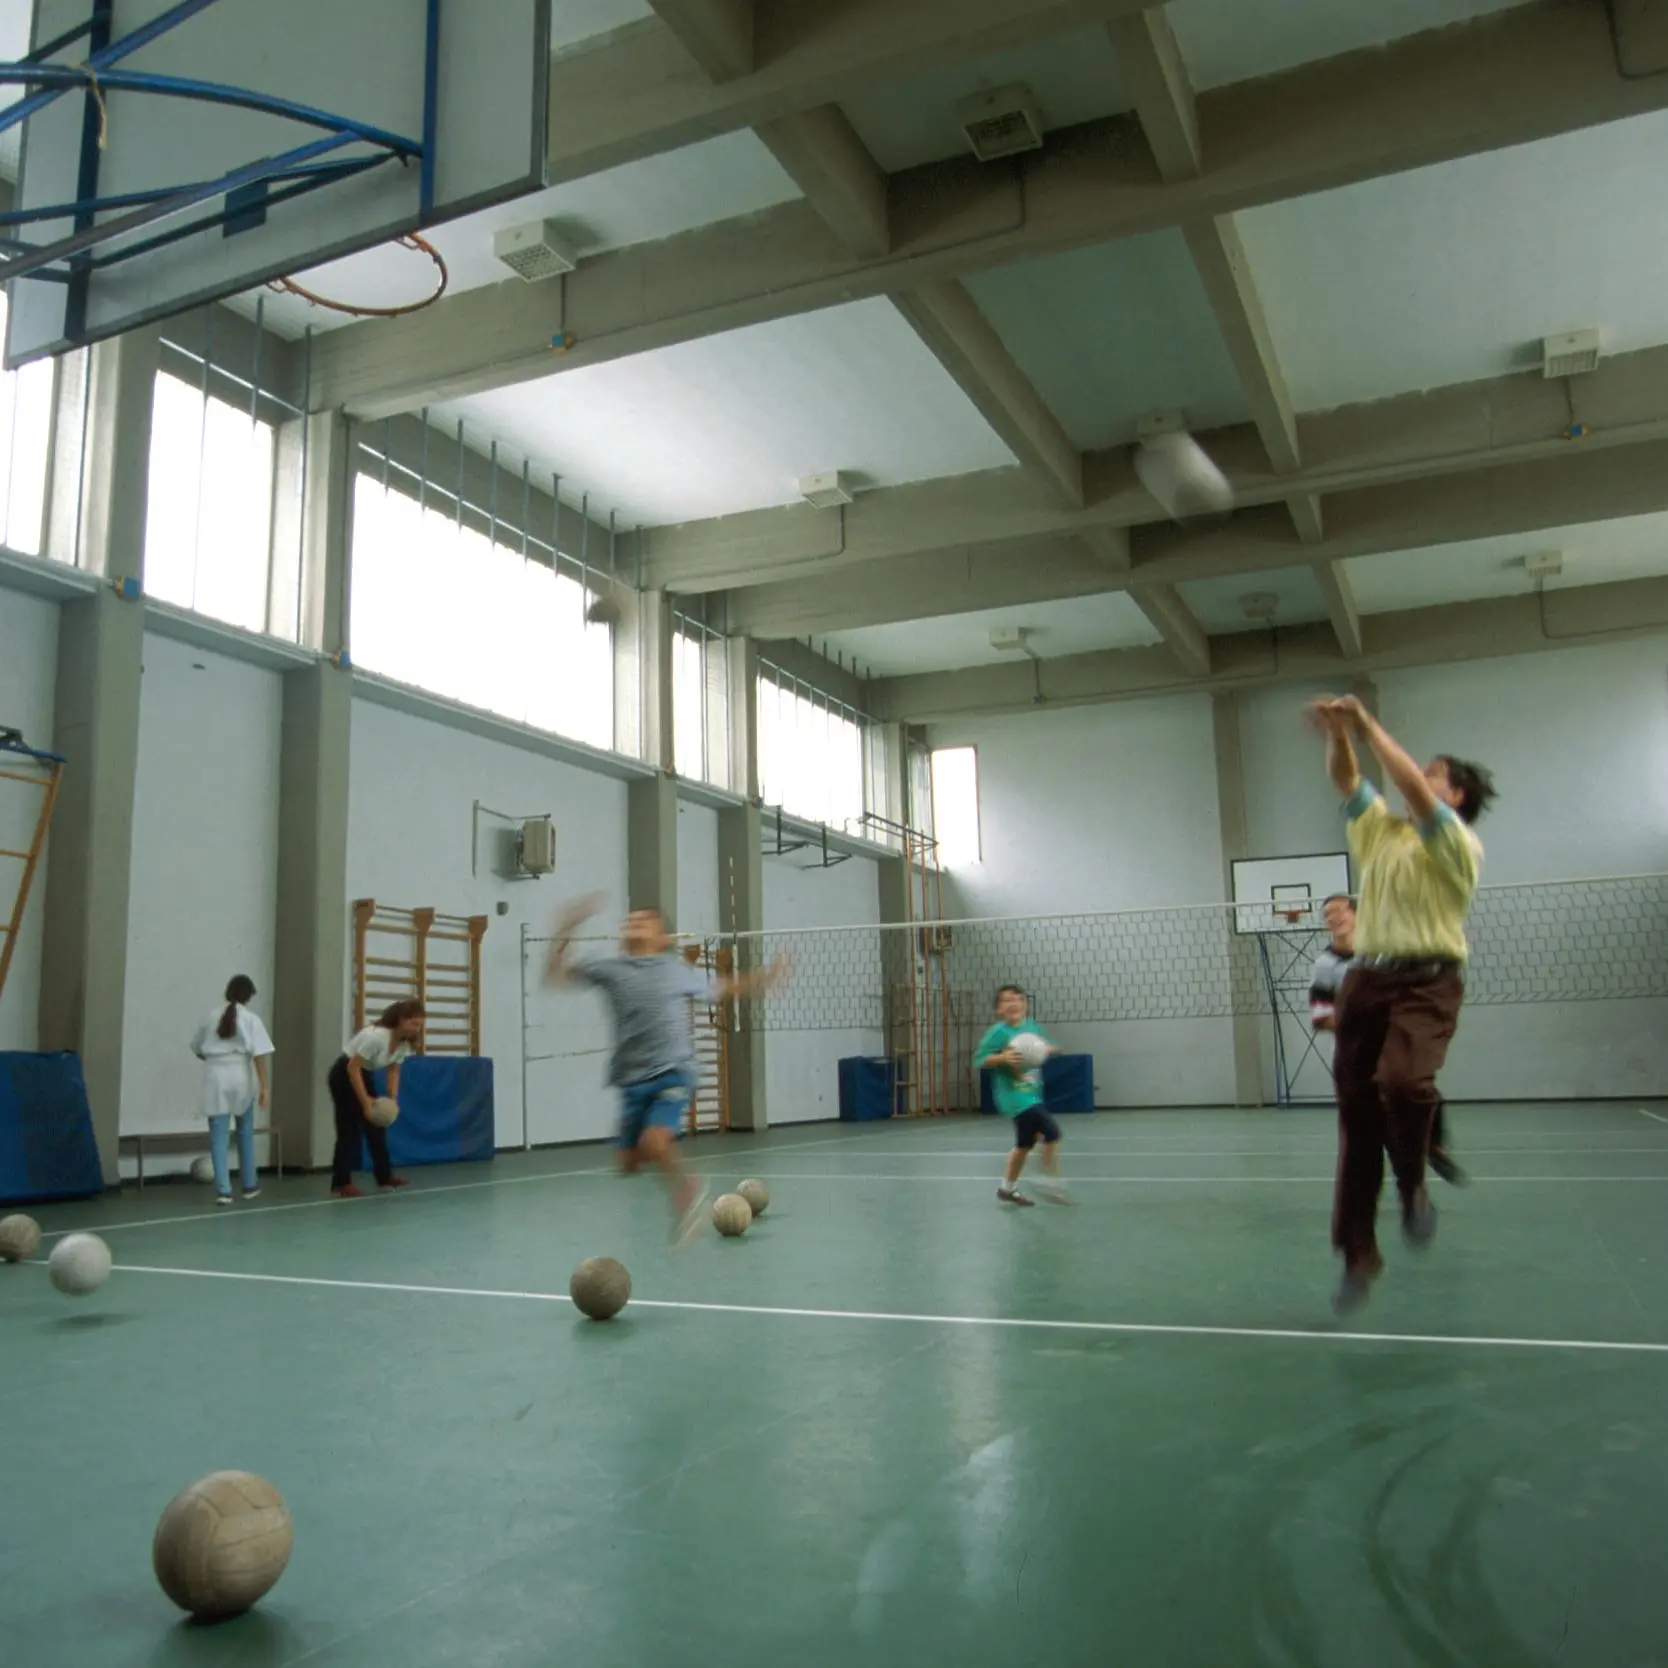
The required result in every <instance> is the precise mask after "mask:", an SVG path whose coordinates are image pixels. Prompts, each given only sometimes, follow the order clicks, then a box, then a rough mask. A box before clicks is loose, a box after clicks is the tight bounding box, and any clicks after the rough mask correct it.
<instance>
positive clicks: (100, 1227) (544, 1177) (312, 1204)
mask: <svg viewBox="0 0 1668 1668" xmlns="http://www.w3.org/2000/svg"><path fill="white" fill-rule="evenodd" d="M840 1140H841V1137H839V1136H828V1137H826V1138H824V1139H823V1140H820V1141H793V1142H784V1143H783V1145H782V1147H781V1148H780V1149H778V1150H779V1151H781V1152H783V1153H787V1152H797V1151H798V1150H799V1149H800V1148H801V1147H827V1146H833V1145H835V1144H837V1143H838V1142H839V1141H840ZM769 1150H770V1149H769V1148H759V1147H754V1148H750V1149H749V1152H752V1153H757V1152H765V1151H769ZM513 1151H514V1149H513V1148H507V1149H506V1154H508V1153H510V1152H513ZM718 1156H719V1155H718V1154H717V1153H713V1154H711V1155H710V1157H711V1158H714V1159H716V1158H717V1157H718ZM730 1156H737V1155H730ZM739 1156H741V1157H746V1156H747V1154H741V1155H739ZM979 1156H980V1157H983V1156H984V1155H983V1154H980V1155H979ZM688 1162H689V1163H691V1164H697V1163H704V1162H706V1159H705V1158H692V1159H690V1160H689V1161H688ZM733 1168H736V1169H741V1168H743V1166H741V1165H736V1166H733ZM613 1174H614V1166H613V1165H612V1164H602V1165H593V1166H591V1167H590V1168H588V1169H583V1170H541V1171H539V1173H538V1174H537V1175H534V1176H494V1177H491V1178H490V1179H489V1180H486V1181H473V1182H442V1183H441V1184H440V1185H439V1186H438V1187H423V1186H420V1185H419V1186H414V1187H411V1188H401V1189H400V1190H399V1192H400V1195H401V1196H402V1197H403V1198H406V1199H430V1198H434V1197H436V1196H437V1195H439V1194H441V1193H474V1192H477V1191H479V1190H480V1189H481V1188H486V1187H519V1186H521V1185H523V1184H525V1183H527V1182H547V1181H567V1180H569V1179H570V1178H571V1177H574V1176H611V1175H613ZM372 1197H377V1198H390V1197H392V1195H390V1194H376V1195H372V1194H366V1195H365V1198H372ZM363 1202H364V1201H363V1200H362V1199H337V1198H333V1197H331V1196H330V1195H328V1194H327V1195H326V1196H325V1197H324V1198H322V1199H292V1200H291V1201H290V1202H289V1203H288V1204H283V1205H234V1206H233V1207H232V1208H231V1209H230V1210H228V1209H227V1208H226V1207H225V1206H224V1205H216V1206H215V1208H214V1209H213V1210H205V1211H197V1212H195V1213H193V1214H192V1215H190V1216H148V1217H144V1218H141V1219H140V1220H139V1221H136V1222H89V1223H87V1224H85V1225H84V1226H82V1227H79V1228H53V1229H51V1230H49V1231H48V1232H46V1233H43V1234H42V1235H41V1238H42V1239H62V1238H63V1237H64V1235H65V1234H113V1233H117V1232H118V1231H122V1230H125V1229H128V1228H167V1227H172V1226H173V1225H174V1224H175V1223H180V1222H226V1221H236V1220H238V1219H239V1218H240V1217H249V1216H271V1215H273V1214H274V1213H275V1212H277V1211H284V1210H318V1209H320V1208H321V1207H323V1206H325V1205H357V1204H362V1203H363Z"/></svg>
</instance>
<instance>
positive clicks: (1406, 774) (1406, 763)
mask: <svg viewBox="0 0 1668 1668" xmlns="http://www.w3.org/2000/svg"><path fill="white" fill-rule="evenodd" d="M1339 705H1340V706H1341V707H1342V708H1343V709H1344V711H1345V712H1347V713H1348V715H1349V721H1350V723H1351V724H1352V725H1353V726H1354V728H1355V731H1356V733H1357V734H1358V735H1359V736H1360V737H1361V739H1362V740H1363V741H1364V742H1366V744H1367V745H1368V746H1369V747H1370V748H1372V750H1373V756H1374V757H1375V758H1376V759H1377V760H1378V762H1379V763H1380V764H1381V765H1382V766H1383V767H1384V776H1385V780H1386V781H1388V782H1389V783H1390V785H1391V786H1392V787H1393V788H1395V790H1396V792H1397V793H1399V794H1400V795H1401V796H1402V798H1403V799H1404V800H1405V801H1406V802H1407V808H1408V812H1409V814H1410V815H1411V816H1412V818H1413V820H1414V822H1416V823H1417V824H1418V825H1419V826H1420V827H1421V828H1428V827H1429V826H1430V824H1431V822H1432V821H1433V819H1434V818H1435V816H1436V809H1437V806H1438V805H1439V804H1440V803H1441V801H1440V800H1438V799H1437V797H1436V795H1435V793H1434V792H1432V790H1431V785H1430V783H1429V782H1428V781H1426V780H1425V772H1424V770H1423V769H1422V768H1421V766H1420V765H1419V763H1418V761H1417V760H1416V759H1415V758H1414V757H1413V755H1412V754H1411V753H1409V752H1408V751H1407V749H1406V748H1405V747H1403V746H1402V745H1401V743H1400V742H1398V741H1397V740H1396V739H1395V737H1393V736H1392V735H1391V734H1390V732H1389V731H1388V730H1386V729H1385V727H1384V726H1383V725H1382V724H1380V723H1379V721H1378V720H1377V719H1376V718H1374V717H1373V715H1372V714H1371V713H1370V712H1368V711H1367V709H1366V708H1365V707H1364V706H1362V704H1361V703H1360V702H1359V701H1358V700H1357V699H1356V698H1355V697H1354V696H1353V695H1347V696H1345V698H1344V699H1343V700H1342V701H1341V702H1339Z"/></svg>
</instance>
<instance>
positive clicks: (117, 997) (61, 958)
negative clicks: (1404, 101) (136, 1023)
mask: <svg viewBox="0 0 1668 1668" xmlns="http://www.w3.org/2000/svg"><path fill="white" fill-rule="evenodd" d="M157 358H158V342H157V336H156V333H155V332H154V331H152V330H141V331H134V332H131V333H129V334H128V335H126V336H122V337H119V338H117V339H116V340H114V341H110V342H102V343H100V344H99V345H98V346H97V347H95V348H93V349H92V350H91V357H90V360H89V362H88V368H87V375H88V378H89V386H88V388H87V397H86V408H85V418H86V421H85V425H84V433H85V437H86V445H85V447H84V448H83V451H82V453H81V459H82V461H81V468H80V473H79V500H80V509H79V514H78V515H77V516H76V517H75V518H74V519H73V522H71V523H70V524H69V525H70V526H72V527H73V533H67V532H66V523H65V520H64V517H63V513H62V506H60V507H59V511H58V513H57V514H56V515H54V516H52V517H50V518H49V520H50V522H51V524H52V525H50V526H49V532H48V539H49V547H50V545H51V541H53V540H57V541H58V547H59V548H63V541H64V540H65V538H66V537H69V538H73V540H74V545H73V548H74V549H75V551H76V554H77V556H78V558H79V561H80V565H81V566H83V567H84V568H86V569H88V570H89V571H91V572H93V573H99V574H103V575H106V576H107V577H109V578H110V579H111V580H112V581H114V580H118V579H129V580H132V581H134V582H135V583H136V584H137V585H142V583H143V580H144V570H145V509H146V492H147V487H148V483H149V476H150V449H151V401H152V397H153V393H154V385H155V380H156V367H157ZM57 410H58V421H59V422H61V423H65V424H74V425H75V426H76V427H77V428H78V429H80V428H82V427H83V425H82V415H83V413H82V411H81V410H80V409H79V408H78V407H77V405H76V403H75V402H74V401H72V400H67V399H64V400H60V401H58V402H57ZM55 450H60V449H57V448H55ZM144 642H145V617H144V611H143V609H142V607H141V606H140V604H139V603H138V602H137V601H136V600H135V601H129V600H125V599H124V598H123V597H122V596H121V595H119V594H118V593H117V591H116V590H115V589H114V588H111V589H108V590H101V591H98V592H95V593H94V594H93V595H92V596H89V597H85V598H82V599H80V600H78V601H76V602H67V603H65V604H64V605H63V606H62V608H61V610H60V612H59V623H58V675H57V690H56V697H55V716H54V720H53V732H52V746H53V749H54V751H56V752H59V753H62V754H63V755H64V757H65V759H66V760H67V761H68V763H67V765H66V767H65V770H64V778H63V786H62V788H61V790H60V792H59V796H58V806H57V812H56V815H55V816H54V818H53V824H52V845H51V853H50V857H49V860H48V862H47V868H46V885H45V888H44V902H43V919H42V928H43V931H42V946H41V995H40V1025H39V1031H40V1046H41V1047H42V1048H43V1049H68V1050H72V1051H74V1052H75V1053H76V1054H78V1055H80V1057H81V1069H82V1072H83V1074H84V1075H85V1078H86V1082H87V1098H88V1101H89V1103H90V1105H91V1107H92V1115H93V1134H94V1137H95V1139H96V1141H97V1143H98V1152H99V1162H100V1165H101V1167H102V1168H103V1171H104V1180H105V1183H106V1185H107V1186H112V1187H113V1186H115V1185H116V1183H117V1182H118V1181H119V1179H120V1173H119V1171H118V1168H117V1137H118V1132H119V1131H120V1128H121V1085H122V1014H123V1009H124V1006H125V1000H126V985H127V926H128V897H129V888H130V885H131V878H132V870H133V795H134V783H135V778H136V775H137V771H138V763H139V690H140V678H141V674H142V671H143V666H144Z"/></svg>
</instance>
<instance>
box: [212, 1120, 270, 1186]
mask: <svg viewBox="0 0 1668 1668" xmlns="http://www.w3.org/2000/svg"><path fill="white" fill-rule="evenodd" d="M231 1122H232V1120H231V1118H230V1116H227V1117H221V1118H210V1119H209V1121H208V1123H209V1151H210V1152H211V1153H212V1154H213V1155H214V1191H215V1192H216V1193H218V1194H220V1195H221V1197H222V1198H224V1197H225V1196H226V1195H227V1194H229V1193H230V1192H231V1191H232V1178H231V1176H230V1175H229V1174H228V1173H227V1166H226V1158H227V1150H226V1149H227V1147H228V1146H229V1145H230V1142H229V1135H230V1126H231ZM237 1155H238V1160H239V1162H240V1163H241V1164H242V1166H243V1191H244V1192H245V1193H253V1192H254V1191H255V1189H256V1188H257V1187H259V1186H260V1185H261V1182H260V1172H259V1171H258V1170H257V1169H256V1168H255V1108H254V1107H253V1106H251V1107H250V1108H249V1110H248V1111H247V1112H245V1113H243V1114H242V1116H240V1117H239V1118H238V1120H237Z"/></svg>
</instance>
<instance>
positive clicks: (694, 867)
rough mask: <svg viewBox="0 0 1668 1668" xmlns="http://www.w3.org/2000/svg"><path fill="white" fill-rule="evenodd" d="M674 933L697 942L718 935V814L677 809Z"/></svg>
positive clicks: (690, 807)
mask: <svg viewBox="0 0 1668 1668" xmlns="http://www.w3.org/2000/svg"><path fill="white" fill-rule="evenodd" d="M677 927H678V931H679V932H680V933H689V934H692V935H694V936H695V937H697V938H712V937H715V936H716V935H717V932H718V813H717V812H716V811H715V810H713V809H712V808H711V806H708V805H691V804H690V803H689V802H688V801H687V800H684V801H682V802H680V803H679V805H678V921H677Z"/></svg>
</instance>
